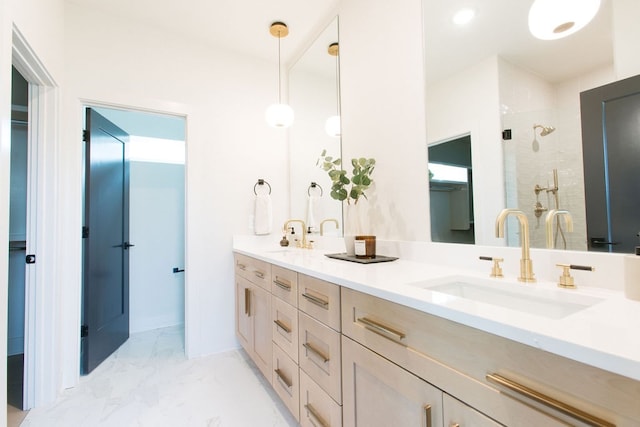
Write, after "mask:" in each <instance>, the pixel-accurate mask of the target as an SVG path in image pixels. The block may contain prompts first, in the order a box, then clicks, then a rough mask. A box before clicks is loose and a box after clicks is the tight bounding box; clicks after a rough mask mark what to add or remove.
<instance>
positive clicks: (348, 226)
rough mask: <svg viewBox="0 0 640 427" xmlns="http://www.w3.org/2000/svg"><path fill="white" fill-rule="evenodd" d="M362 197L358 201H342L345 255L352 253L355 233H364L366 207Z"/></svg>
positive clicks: (353, 251) (353, 252)
mask: <svg viewBox="0 0 640 427" xmlns="http://www.w3.org/2000/svg"><path fill="white" fill-rule="evenodd" d="M364 200H365V199H363V198H361V199H360V200H359V201H358V203H353V202H352V203H344V204H343V207H344V245H345V248H346V251H347V255H354V254H355V250H354V241H355V237H356V236H357V235H361V234H366V233H365V231H366V225H365V224H366V223H367V221H366V218H365V216H366V208H367V206H366V205H365V203H364Z"/></svg>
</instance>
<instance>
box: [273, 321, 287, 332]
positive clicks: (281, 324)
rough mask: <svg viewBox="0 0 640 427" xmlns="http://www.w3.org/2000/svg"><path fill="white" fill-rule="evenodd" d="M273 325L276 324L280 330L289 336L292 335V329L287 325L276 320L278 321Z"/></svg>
mask: <svg viewBox="0 0 640 427" xmlns="http://www.w3.org/2000/svg"><path fill="white" fill-rule="evenodd" d="M273 323H275V324H276V326H277V327H278V328H280V329H282V330H283V331H285V332H286V333H288V334H290V333H291V328H289V327H288V326H287V325H285V324H284V323H282V322H281V321H280V320H278V319H276V320H274V321H273Z"/></svg>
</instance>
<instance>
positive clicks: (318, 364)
mask: <svg viewBox="0 0 640 427" xmlns="http://www.w3.org/2000/svg"><path fill="white" fill-rule="evenodd" d="M298 321H299V328H300V337H299V341H298V342H299V351H298V354H299V364H300V368H301V369H303V370H304V371H305V372H306V373H307V374H308V375H309V376H310V377H311V379H313V380H314V381H315V382H316V383H317V384H318V385H319V386H320V387H321V388H322V389H323V390H324V391H326V392H327V393H329V396H331V397H332V398H333V399H334V400H335V401H336V402H338V403H342V387H341V384H342V383H341V376H342V373H341V370H342V367H341V363H340V357H341V353H340V347H341V346H340V334H339V333H338V332H336V331H334V330H333V329H331V328H329V327H328V326H326V325H323V324H322V323H320V322H318V321H317V320H315V319H313V318H311V317H309V316H307V315H306V314H304V313H299V317H298Z"/></svg>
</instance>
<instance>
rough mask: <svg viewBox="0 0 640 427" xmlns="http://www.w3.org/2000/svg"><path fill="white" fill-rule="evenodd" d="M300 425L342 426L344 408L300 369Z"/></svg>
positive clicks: (309, 426)
mask: <svg viewBox="0 0 640 427" xmlns="http://www.w3.org/2000/svg"><path fill="white" fill-rule="evenodd" d="M300 425H301V426H302V427H340V426H342V406H340V405H339V404H338V403H336V401H334V400H333V399H332V398H331V396H329V395H328V394H327V392H326V391H324V390H323V389H322V388H320V386H319V385H318V384H317V383H316V382H315V381H313V380H312V379H311V378H310V377H309V375H307V374H306V373H305V372H304V371H303V370H302V369H300Z"/></svg>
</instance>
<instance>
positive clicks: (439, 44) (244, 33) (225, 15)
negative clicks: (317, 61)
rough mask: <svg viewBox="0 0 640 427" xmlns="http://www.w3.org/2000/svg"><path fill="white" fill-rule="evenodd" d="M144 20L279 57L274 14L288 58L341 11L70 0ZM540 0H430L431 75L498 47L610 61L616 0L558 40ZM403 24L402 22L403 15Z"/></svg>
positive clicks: (321, 0)
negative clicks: (272, 30)
mask: <svg viewBox="0 0 640 427" xmlns="http://www.w3.org/2000/svg"><path fill="white" fill-rule="evenodd" d="M66 1H67V2H69V3H75V4H79V5H84V6H87V7H91V8H95V9H97V10H101V11H103V12H106V13H109V14H112V15H115V16H121V17H127V18H129V19H133V20H136V21H144V22H145V23H146V24H148V25H153V26H156V27H158V28H161V29H164V30H166V31H171V32H174V33H178V34H182V35H185V36H187V37H192V38H196V39H198V40H201V41H203V42H204V43H208V44H212V45H216V46H224V47H226V48H229V49H230V50H234V51H237V52H240V53H244V54H247V55H251V56H255V57H259V58H262V59H265V60H269V61H273V62H275V61H276V59H277V42H276V41H275V39H274V37H273V36H271V35H270V34H269V26H270V24H271V23H272V22H274V21H283V22H285V23H286V24H287V25H288V26H289V29H290V34H289V36H288V37H286V38H284V39H283V40H282V62H283V65H287V63H289V62H291V61H294V60H295V59H297V58H298V57H299V55H300V54H301V53H302V52H303V50H304V48H305V47H306V45H307V44H308V43H309V42H310V41H311V40H312V39H313V38H315V37H316V36H317V35H318V34H320V32H321V31H322V29H323V27H324V26H325V25H326V24H327V23H328V22H329V21H330V20H331V18H332V17H333V16H335V15H336V13H337V9H338V3H339V2H340V0H272V1H264V0H180V1H176V0H66ZM532 1H533V0H425V1H424V4H425V28H426V30H425V39H426V41H425V46H426V63H427V79H428V81H433V80H434V79H438V78H442V77H443V76H446V75H448V74H451V73H452V72H454V71H456V70H460V69H462V68H463V67H466V66H470V65H472V64H475V63H477V62H479V61H481V60H483V59H485V58H487V57H488V56H490V55H493V54H498V55H500V56H502V57H504V58H505V59H507V60H508V61H510V62H512V63H514V64H517V65H520V66H522V67H524V68H526V69H529V70H531V71H533V72H535V73H537V74H539V75H542V76H544V77H546V78H547V79H548V80H549V81H552V82H557V81H562V80H564V79H566V78H568V77H571V76H573V75H575V74H577V73H579V71H578V70H581V71H583V70H591V69H594V68H596V67H598V66H601V65H602V64H607V63H611V61H612V55H613V54H612V49H611V4H610V3H611V0H603V4H602V6H601V9H600V12H599V13H598V15H597V16H596V18H595V19H594V20H593V22H591V23H590V24H589V25H588V26H587V27H586V28H584V29H583V30H581V31H579V32H578V33H576V34H574V35H572V36H570V37H567V38H566V39H560V40H555V41H542V40H536V39H534V38H533V37H532V36H531V35H530V34H529V31H528V28H527V14H528V10H529V7H530V5H531V3H532ZM462 6H467V7H468V6H472V7H473V8H475V9H476V11H477V17H476V19H475V20H474V21H473V23H472V24H471V25H470V26H468V27H467V28H464V29H460V28H454V26H453V25H452V24H451V21H450V19H451V16H452V15H453V12H454V11H456V10H457V9H458V8H460V7H462ZM398 24H400V25H401V24H402V23H398Z"/></svg>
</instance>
